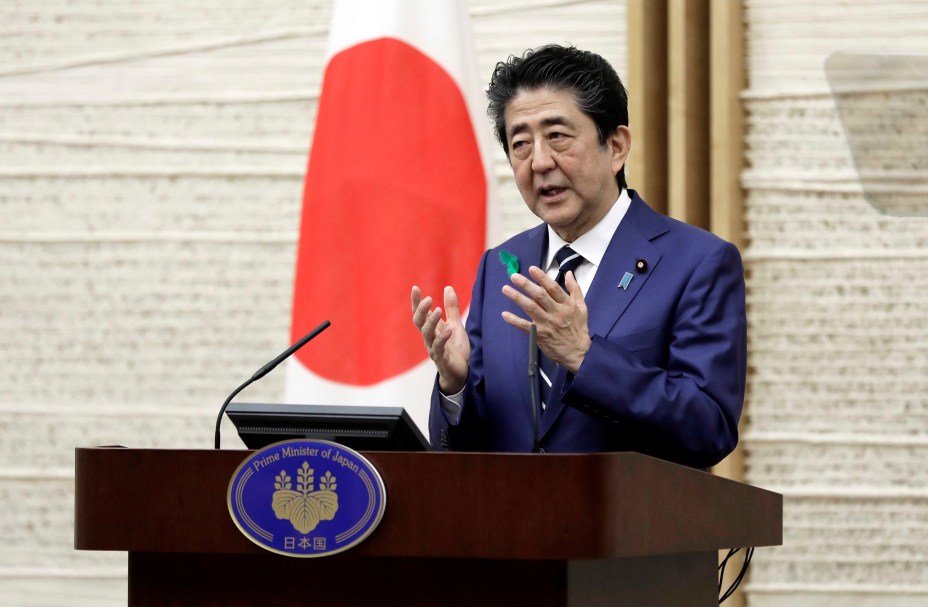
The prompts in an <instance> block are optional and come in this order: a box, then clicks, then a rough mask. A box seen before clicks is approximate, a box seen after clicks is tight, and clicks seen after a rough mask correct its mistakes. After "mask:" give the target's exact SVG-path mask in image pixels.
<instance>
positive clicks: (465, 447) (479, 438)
mask: <svg viewBox="0 0 928 607" xmlns="http://www.w3.org/2000/svg"><path fill="white" fill-rule="evenodd" d="M489 253H490V252H489V251H486V252H485V253H484V254H483V258H482V259H481V260H480V266H479V268H478V269H477V279H476V280H475V281H474V288H473V291H472V293H471V299H470V308H469V311H468V313H467V323H466V328H467V335H468V337H469V339H470V361H469V364H468V369H467V380H466V382H465V384H464V391H463V395H462V396H463V400H462V407H461V416H460V420H459V421H458V423H457V424H454V425H452V424H451V423H450V422H449V420H448V417H447V416H446V415H445V412H444V411H443V410H442V407H441V393H440V392H439V390H438V375H437V374H436V376H435V384H434V386H433V388H432V402H431V406H430V409H429V440H430V442H431V443H432V448H433V449H441V450H455V451H486V450H487V449H488V448H487V445H488V442H487V440H488V438H487V432H486V420H485V416H484V415H483V412H484V411H485V404H486V398H485V393H484V382H483V326H482V317H483V298H484V281H485V274H486V264H487V257H488V255H489Z"/></svg>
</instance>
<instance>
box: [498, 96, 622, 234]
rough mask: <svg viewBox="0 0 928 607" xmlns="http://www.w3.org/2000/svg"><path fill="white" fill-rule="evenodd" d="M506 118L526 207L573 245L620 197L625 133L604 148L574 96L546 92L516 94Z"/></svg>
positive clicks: (512, 158)
mask: <svg viewBox="0 0 928 607" xmlns="http://www.w3.org/2000/svg"><path fill="white" fill-rule="evenodd" d="M505 119H506V139H507V141H508V145H509V163H510V164H511V165H512V172H513V174H514V175H515V179H516V185H517V186H518V187H519V192H520V193H521V194H522V198H523V199H524V200H525V204H527V205H528V208H529V209H530V210H531V211H532V213H534V214H535V215H537V216H538V217H539V218H541V220H542V221H544V222H545V223H546V224H548V225H550V226H551V227H552V228H554V231H555V232H557V233H558V235H559V236H560V237H561V238H563V239H564V240H566V241H567V242H573V241H574V240H576V239H577V238H578V237H579V236H581V235H583V234H584V233H586V232H587V231H589V230H590V228H592V227H593V226H594V225H596V224H597V223H598V222H599V220H600V219H602V218H603V217H604V216H605V215H606V213H607V212H609V209H610V208H612V204H613V203H614V202H615V201H616V199H617V198H618V197H619V186H618V185H617V184H616V182H615V174H616V173H618V172H619V169H621V168H622V166H623V165H624V164H625V159H626V157H627V156H628V149H629V147H630V143H631V139H630V135H629V132H628V128H627V127H624V126H622V127H619V128H618V129H616V131H615V133H613V134H612V135H610V136H609V138H608V139H607V141H606V145H605V147H603V146H601V145H600V143H599V136H598V134H597V131H596V125H595V124H594V123H593V120H592V119H591V118H590V117H589V116H587V115H586V114H584V113H583V112H582V111H581V110H580V108H579V107H577V104H576V102H575V101H574V97H573V94H572V93H571V92H570V91H565V90H560V91H553V90H551V89H548V88H538V89H533V90H523V91H520V92H519V93H518V94H517V95H516V96H515V97H514V98H513V99H512V101H510V102H509V103H508V104H507V105H506V111H505Z"/></svg>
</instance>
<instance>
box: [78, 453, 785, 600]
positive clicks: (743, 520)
mask: <svg viewBox="0 0 928 607" xmlns="http://www.w3.org/2000/svg"><path fill="white" fill-rule="evenodd" d="M246 455H247V453H245V452H242V451H207V450H203V451H197V450H177V451H174V450H151V449H78V450H77V453H76V465H75V473H76V478H75V502H74V508H75V511H74V520H75V526H74V546H75V547H76V548H77V549H79V550H119V551H126V552H128V553H129V604H130V605H131V606H132V607H148V606H157V607H171V606H174V605H177V606H181V605H182V606H183V607H188V606H210V605H216V606H219V605H221V606H222V607H235V606H238V605H248V606H253V605H269V606H271V605H273V606H278V605H301V606H302V605H312V606H314V607H315V606H319V607H331V606H335V607H340V606H343V605H344V606H347V605H351V606H352V607H355V606H357V607H367V606H369V605H370V606H378V605H387V606H390V605H397V606H399V605H402V606H403V607H417V606H423V605H434V606H436V607H438V606H441V607H455V606H461V607H464V606H467V607H493V606H497V605H498V606H503V605H505V606H506V607H512V606H521V605H527V606H531V607H545V606H553V605H567V606H570V607H599V606H601V605H602V606H605V605H609V606H610V607H615V606H622V605H632V606H634V607H652V606H655V607H657V606H659V607H710V606H712V605H716V604H717V603H718V598H717V591H718V588H717V577H716V563H717V556H716V555H717V550H718V549H719V548H723V547H732V546H769V545H777V544H780V543H781V542H782V520H783V518H782V517H783V498H782V496H780V495H777V494H775V493H770V492H769V491H764V490H762V489H757V488H755V487H749V486H747V485H742V484H740V483H735V482H733V481H729V480H726V479H723V478H717V477H713V476H711V475H709V474H706V473H703V472H700V471H697V470H691V469H689V468H683V467H682V466H677V465H674V464H671V463H669V462H664V461H661V460H657V459H654V458H650V457H646V456H644V455H639V454H636V453H595V454H588V455H514V454H508V455H507V454H494V453H389V452H371V453H368V454H367V456H368V458H369V459H370V460H371V462H373V464H374V465H375V466H377V468H378V470H379V471H380V474H381V475H382V476H383V479H384V484H385V485H386V487H387V494H388V498H387V499H388V503H387V509H386V513H385V515H384V518H383V520H382V521H381V523H380V526H379V527H378V528H377V529H376V531H374V533H372V534H371V536H370V537H369V538H368V539H367V540H365V541H364V542H362V543H361V544H359V545H357V546H355V547H354V548H352V549H351V550H348V551H346V552H344V553H342V554H336V555H333V556H330V557H326V558H316V559H299V558H290V557H285V556H281V555H278V554H273V553H269V552H265V551H264V550H262V549H261V548H259V547H258V546H255V545H254V544H252V543H251V542H250V541H249V540H248V539H246V538H245V536H244V535H243V534H242V533H240V532H239V530H238V529H236V528H235V525H234V523H233V522H232V518H231V517H230V516H229V512H228V506H227V491H228V484H229V479H230V478H231V476H232V473H233V472H234V471H235V469H236V467H237V466H238V465H239V464H240V463H241V462H242V460H243V459H244V458H245V456H246ZM268 508H270V502H268Z"/></svg>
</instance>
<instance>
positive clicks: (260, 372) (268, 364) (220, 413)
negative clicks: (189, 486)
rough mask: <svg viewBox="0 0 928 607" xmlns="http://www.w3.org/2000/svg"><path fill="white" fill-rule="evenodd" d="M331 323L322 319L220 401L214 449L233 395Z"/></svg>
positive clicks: (216, 446) (217, 443)
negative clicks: (220, 406)
mask: <svg viewBox="0 0 928 607" xmlns="http://www.w3.org/2000/svg"><path fill="white" fill-rule="evenodd" d="M331 324H332V323H331V322H329V321H327V320H326V321H324V322H323V323H322V324H321V325H319V326H318V327H316V328H315V329H313V330H312V331H310V332H309V333H307V334H306V335H304V336H303V338H302V339H300V341H298V342H296V343H295V344H293V345H292V346H290V347H289V348H287V349H286V350H285V351H284V352H282V353H281V354H280V356H278V357H277V358H275V359H274V360H272V361H271V362H269V363H267V364H266V365H264V366H263V367H261V368H260V369H258V370H257V371H255V374H254V375H252V376H251V378H250V379H249V380H248V381H246V382H245V383H244V384H242V385H241V386H239V387H238V388H236V389H235V391H234V392H233V393H232V394H230V395H229V398H227V399H226V402H224V403H222V408H221V409H219V415H217V416H216V439H215V446H214V447H213V448H214V449H218V448H219V424H221V423H222V414H223V413H225V412H226V407H228V406H229V403H231V402H232V399H233V398H235V396H236V395H237V394H238V393H239V392H241V391H242V390H244V389H245V388H247V387H248V386H250V385H251V384H252V383H253V382H256V381H258V380H259V379H261V378H262V377H264V376H265V375H267V374H268V373H270V372H271V371H272V370H273V369H274V367H276V366H277V365H279V364H280V363H282V362H283V361H284V360H286V359H287V358H289V357H290V355H292V354H293V353H294V352H296V351H297V350H299V349H300V348H302V347H303V346H305V345H306V344H308V343H309V342H310V340H312V339H313V338H314V337H316V336H317V335H319V334H320V333H322V332H323V331H325V330H326V329H328V328H329V326H330V325H331Z"/></svg>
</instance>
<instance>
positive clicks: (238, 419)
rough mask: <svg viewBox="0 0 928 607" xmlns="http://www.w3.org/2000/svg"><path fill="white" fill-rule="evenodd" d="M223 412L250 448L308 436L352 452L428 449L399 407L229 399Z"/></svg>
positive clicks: (416, 429)
mask: <svg viewBox="0 0 928 607" xmlns="http://www.w3.org/2000/svg"><path fill="white" fill-rule="evenodd" d="M226 413H227V414H228V416H229V419H231V420H232V423H233V424H235V428H236V429H237V430H238V435H239V437H240V438H241V439H242V441H243V442H244V443H245V446H246V447H248V448H249V449H260V448H262V447H266V446H267V445H270V444H272V443H276V442H279V441H282V440H288V439H294V438H312V439H317V440H329V441H332V442H334V443H338V444H340V445H345V446H346V447H348V448H350V449H355V450H356V451H428V450H429V442H428V441H427V440H426V439H425V437H424V436H422V433H421V432H419V428H418V427H417V426H416V424H415V423H414V422H413V421H412V418H411V417H409V414H408V413H406V410H405V409H403V408H402V407H355V406H349V405H342V406H338V405H282V404H273V405H268V404H256V403H230V404H229V407H228V409H226Z"/></svg>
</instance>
